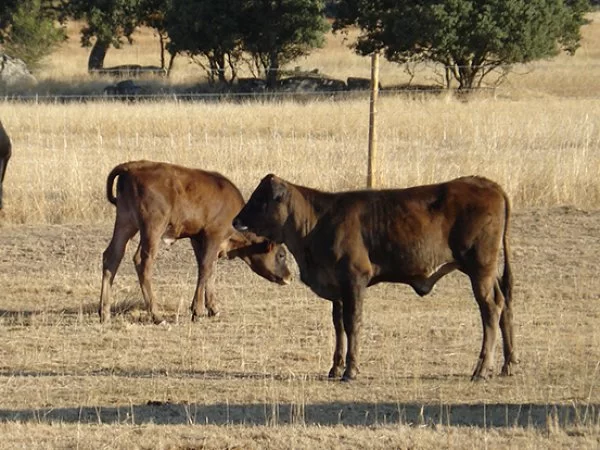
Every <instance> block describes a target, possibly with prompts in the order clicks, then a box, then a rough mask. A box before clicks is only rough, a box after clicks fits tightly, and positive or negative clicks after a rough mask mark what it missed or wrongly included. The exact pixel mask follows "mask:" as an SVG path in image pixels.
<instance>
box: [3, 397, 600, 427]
mask: <svg viewBox="0 0 600 450" xmlns="http://www.w3.org/2000/svg"><path fill="white" fill-rule="evenodd" d="M599 407H600V405H597V404H588V405H579V406H578V405H560V404H546V405H544V404H535V403H522V404H502V403H494V404H481V403H476V404H436V405H432V404H428V405H423V404H418V403H364V402H357V403H338V402H334V403H312V404H294V403H292V404H289V403H288V404H283V403H282V404H278V403H259V404H227V403H220V404H214V405H204V404H197V403H189V404H188V403H171V402H159V401H148V402H147V403H145V404H135V405H134V404H131V405H127V404H124V405H122V406H116V407H105V406H85V407H73V408H40V409H20V410H19V409H17V410H10V409H0V421H2V422H23V423H25V422H32V421H33V422H36V423H40V422H47V423H52V422H61V423H83V424H86V423H87V424H117V423H119V424H138V425H139V424H146V423H153V424H158V425H186V424H188V425H192V424H198V425H201V424H210V425H269V426H274V425H293V424H302V425H321V426H334V425H343V426H371V425H382V424H385V425H393V424H399V425H413V426H435V425H443V426H467V427H478V428H512V427H524V428H536V429H546V428H547V427H554V426H560V427H562V428H569V427H575V426H590V425H596V424H598V422H599V421H600V408H599Z"/></svg>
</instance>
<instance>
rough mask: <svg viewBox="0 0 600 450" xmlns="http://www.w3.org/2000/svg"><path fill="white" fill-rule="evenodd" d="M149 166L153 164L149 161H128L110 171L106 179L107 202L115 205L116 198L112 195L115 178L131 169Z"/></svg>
mask: <svg viewBox="0 0 600 450" xmlns="http://www.w3.org/2000/svg"><path fill="white" fill-rule="evenodd" d="M151 164H153V163H152V162H151V161H144V160H141V161H129V162H125V163H122V164H119V165H117V166H115V167H114V169H113V170H111V171H110V173H109V174H108V177H107V178H106V198H107V199H108V201H109V202H110V203H112V204H113V205H116V204H117V196H116V195H115V194H114V189H113V187H114V183H115V178H117V177H118V176H121V175H123V174H126V173H128V172H129V171H130V170H131V169H134V168H138V167H143V166H149V165H151Z"/></svg>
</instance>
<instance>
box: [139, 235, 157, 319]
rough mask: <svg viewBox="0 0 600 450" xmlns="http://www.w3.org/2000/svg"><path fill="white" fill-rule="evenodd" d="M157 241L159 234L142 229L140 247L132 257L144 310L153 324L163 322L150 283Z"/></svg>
mask: <svg viewBox="0 0 600 450" xmlns="http://www.w3.org/2000/svg"><path fill="white" fill-rule="evenodd" d="M150 230H151V228H150ZM159 241H160V234H159V233H158V232H157V231H155V232H151V231H149V230H147V229H144V228H142V229H141V230H140V245H139V246H138V248H137V251H136V252H135V255H133V262H134V264H135V270H136V271H137V274H138V279H139V282H140V287H141V288H142V296H143V297H144V302H145V303H146V308H147V310H148V312H149V313H150V315H151V316H152V321H153V322H154V323H155V324H160V323H163V322H164V319H163V318H162V316H161V315H160V314H158V312H157V311H156V304H155V301H154V293H153V291H152V281H151V280H152V271H153V269H154V261H155V260H156V254H157V253H158V243H159Z"/></svg>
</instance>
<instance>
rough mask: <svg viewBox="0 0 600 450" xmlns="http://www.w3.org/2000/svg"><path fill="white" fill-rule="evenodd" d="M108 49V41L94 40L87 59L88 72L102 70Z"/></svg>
mask: <svg viewBox="0 0 600 450" xmlns="http://www.w3.org/2000/svg"><path fill="white" fill-rule="evenodd" d="M109 47H110V41H101V40H99V39H96V42H95V43H94V46H93V47H92V51H91V52H90V57H89V59H88V72H93V71H94V70H98V69H102V68H103V67H104V58H105V57H106V52H107V51H108V48H109Z"/></svg>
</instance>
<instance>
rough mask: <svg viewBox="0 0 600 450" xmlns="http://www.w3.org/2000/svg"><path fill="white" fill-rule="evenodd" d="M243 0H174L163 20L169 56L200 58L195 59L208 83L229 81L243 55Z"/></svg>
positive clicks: (235, 74)
mask: <svg viewBox="0 0 600 450" xmlns="http://www.w3.org/2000/svg"><path fill="white" fill-rule="evenodd" d="M241 13H242V0H228V1H214V0H173V3H172V8H171V9H170V10H169V11H168V12H167V16H166V18H165V29H166V31H167V33H168V35H169V39H170V42H169V44H168V45H167V48H168V50H169V51H170V52H171V53H172V54H175V53H183V52H185V53H188V54H189V55H191V56H192V57H195V56H203V57H204V58H206V60H207V61H208V64H207V65H205V64H204V63H203V61H202V59H195V60H196V62H198V64H200V65H201V66H202V67H203V68H204V69H205V71H206V73H207V75H208V77H209V80H210V81H213V82H214V81H216V80H219V81H221V82H232V81H233V80H235V78H236V76H237V66H238V63H239V61H240V58H241V55H242V35H241V30H240V22H241V21H243V20H244V17H242V15H241Z"/></svg>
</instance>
